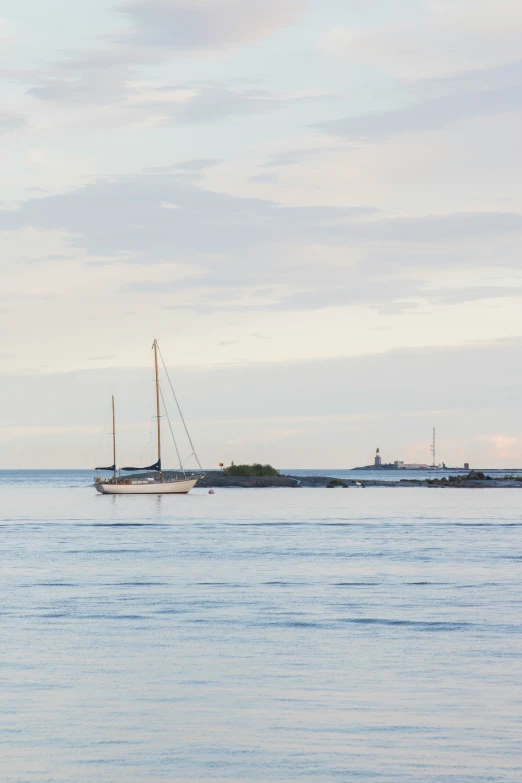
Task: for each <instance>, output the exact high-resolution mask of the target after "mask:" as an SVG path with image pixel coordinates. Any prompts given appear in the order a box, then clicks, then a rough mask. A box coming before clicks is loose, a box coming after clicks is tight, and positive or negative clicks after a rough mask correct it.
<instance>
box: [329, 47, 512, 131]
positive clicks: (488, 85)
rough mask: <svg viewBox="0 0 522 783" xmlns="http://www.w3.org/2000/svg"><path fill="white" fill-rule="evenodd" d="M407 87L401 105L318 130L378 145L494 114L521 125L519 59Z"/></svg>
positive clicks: (411, 84) (343, 120)
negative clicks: (404, 99)
mask: <svg viewBox="0 0 522 783" xmlns="http://www.w3.org/2000/svg"><path fill="white" fill-rule="evenodd" d="M405 88H406V92H407V94H408V96H409V101H410V102H409V103H408V104H407V105H405V106H401V107H399V108H396V109H387V110H385V111H378V112H371V113H368V114H363V115H359V116H352V117H347V118H345V119H341V120H333V121H327V122H323V123H320V124H319V125H318V126H317V127H318V128H320V129H321V130H323V131H326V132H327V133H329V134H333V135H335V136H341V137H346V138H348V139H351V140H354V141H355V140H356V141H361V140H363V141H380V140H383V139H387V138H390V137H392V136H395V135H397V134H404V133H412V134H413V133H415V134H417V133H419V132H422V131H432V130H434V131H440V130H442V129H444V128H451V127H452V126H455V125H457V124H459V123H460V124H461V123H463V122H465V121H470V120H472V121H477V120H480V119H483V118H485V117H487V116H494V115H505V114H511V115H512V117H511V119H510V120H509V121H510V122H511V123H517V125H520V122H521V105H522V60H520V61H517V62H515V63H512V64H510V65H509V66H503V67H500V68H493V69H486V70H485V69H479V70H475V71H468V72H465V73H462V74H457V75H455V76H451V77H444V78H437V79H435V78H434V79H423V80H418V81H416V82H414V83H409V84H407V85H405ZM506 121H507V120H506Z"/></svg>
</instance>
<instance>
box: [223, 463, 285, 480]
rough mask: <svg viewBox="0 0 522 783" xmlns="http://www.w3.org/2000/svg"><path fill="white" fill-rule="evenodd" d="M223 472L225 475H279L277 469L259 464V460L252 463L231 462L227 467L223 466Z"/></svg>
mask: <svg viewBox="0 0 522 783" xmlns="http://www.w3.org/2000/svg"><path fill="white" fill-rule="evenodd" d="M225 474H226V475H227V476H245V477H250V476H256V477H257V476H279V471H278V470H276V469H275V468H273V467H272V465H261V464H260V463H259V462H255V463H254V464H253V465H234V463H232V464H231V465H230V466H229V467H228V468H225Z"/></svg>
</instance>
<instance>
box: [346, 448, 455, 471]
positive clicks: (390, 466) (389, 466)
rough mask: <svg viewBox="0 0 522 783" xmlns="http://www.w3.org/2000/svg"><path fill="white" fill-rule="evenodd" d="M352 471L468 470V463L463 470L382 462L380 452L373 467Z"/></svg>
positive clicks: (418, 464)
mask: <svg viewBox="0 0 522 783" xmlns="http://www.w3.org/2000/svg"><path fill="white" fill-rule="evenodd" d="M353 470H469V462H465V463H464V468H447V467H446V465H445V464H444V463H442V464H441V465H426V464H424V463H422V462H410V463H409V462H403V461H402V460H400V459H396V460H395V462H383V461H382V457H381V450H380V449H377V451H376V452H375V459H374V462H373V465H363V466H361V467H358V468H353Z"/></svg>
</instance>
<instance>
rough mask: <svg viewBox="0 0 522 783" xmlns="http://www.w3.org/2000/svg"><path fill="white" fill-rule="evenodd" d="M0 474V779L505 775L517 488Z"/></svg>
mask: <svg viewBox="0 0 522 783" xmlns="http://www.w3.org/2000/svg"><path fill="white" fill-rule="evenodd" d="M91 476H92V474H89V473H87V472H86V473H74V474H73V473H65V472H63V473H59V472H56V473H52V474H49V473H47V474H44V473H34V474H28V473H25V474H21V473H20V474H17V473H6V472H4V473H1V474H0V569H1V570H0V588H1V596H2V601H1V604H0V624H1V625H0V627H1V639H0V758H1V763H0V768H1V773H0V778H1V780H2V783H26V782H27V781H30V783H33V782H34V783H55V781H56V782H58V781H64V782H67V783H72V782H73V781H74V782H75V783H76V782H78V783H101V782H102V781H103V783H124V781H139V783H148V782H149V781H187V782H189V783H190V782H191V781H198V783H199V782H202V781H245V783H246V782H248V783H250V782H251V781H256V783H257V782H259V783H261V782H264V781H314V782H319V781H320V782H321V783H329V782H330V781H363V782H365V783H366V781H368V782H369V783H371V782H373V781H376V782H377V781H378V782H380V781H386V782H390V783H391V782H392V781H393V783H407V782H409V781H411V783H425V782H429V783H435V781H437V783H446V782H447V781H452V782H455V783H466V782H467V781H473V782H474V783H475V782H477V783H478V782H479V781H480V782H481V783H483V782H485V781H495V782H496V781H499V782H500V781H509V783H519V781H520V780H521V774H520V766H521V755H522V739H521V737H522V687H521V686H522V612H521V609H522V607H521V586H522V514H521V510H520V508H521V504H522V492H519V491H518V490H500V489H499V490H491V489H490V490H454V491H452V490H436V489H435V490H429V489H386V488H384V489H366V490H363V489H360V490H357V489H350V490H305V489H301V490H299V489H288V490H287V489H273V490H220V491H217V493H216V494H215V495H213V496H212V495H208V494H207V493H206V492H205V491H203V490H199V491H197V490H196V491H195V492H194V493H192V494H190V495H188V496H185V497H156V498H154V497H146V496H145V497H116V496H110V497H109V496H102V495H98V494H96V493H95V492H94V489H93V488H92V487H89V486H88V485H87V482H88V481H89V478H90V477H91Z"/></svg>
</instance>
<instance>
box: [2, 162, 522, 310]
mask: <svg viewBox="0 0 522 783" xmlns="http://www.w3.org/2000/svg"><path fill="white" fill-rule="evenodd" d="M218 164H219V160H218V159H199V160H198V159H195V160H190V161H187V162H185V163H180V164H175V165H173V166H165V167H163V168H161V169H149V170H147V171H145V172H143V173H142V174H138V175H134V176H128V177H117V178H112V179H100V180H98V181H97V182H93V183H91V184H89V185H86V186H83V187H81V188H78V189H76V190H73V191H70V192H68V193H64V194H60V195H53V196H43V197H39V198H32V199H29V200H28V201H26V202H25V203H24V204H22V205H21V206H20V207H19V208H18V209H11V210H8V211H7V210H4V211H3V212H2V211H0V230H1V229H4V232H5V233H4V235H3V236H4V237H5V238H8V237H9V236H12V237H13V238H14V237H16V236H19V233H20V231H21V230H22V229H25V230H26V231H27V230H29V229H30V230H31V231H32V232H34V231H45V232H59V234H58V236H60V237H62V241H67V242H68V244H69V246H70V248H71V251H72V253H74V255H76V256H77V254H78V253H80V252H81V253H84V254H85V255H86V256H87V257H88V258H89V259H90V260H89V261H88V262H87V263H90V264H91V265H95V264H100V263H103V264H105V265H107V264H109V265H112V266H114V265H120V266H121V267H122V268H127V269H129V267H132V266H134V267H135V268H139V265H147V266H155V267H159V266H160V265H161V270H160V271H157V270H156V272H155V274H154V275H153V276H152V277H151V276H150V275H148V276H146V277H145V279H143V280H140V279H139V278H138V276H137V275H136V274H135V273H133V275H132V276H131V277H128V276H127V278H125V277H124V278H123V279H122V282H121V283H120V286H119V293H120V294H121V295H131V296H132V295H134V294H139V295H144V294H147V293H148V294H151V295H154V296H156V297H166V296H168V297H169V298H168V299H166V300H165V299H164V298H161V299H160V300H159V303H158V307H161V308H172V309H175V310H179V309H180V308H181V309H183V308H189V309H196V310H199V311H203V312H206V313H212V312H215V311H217V310H220V311H221V310H229V311H230V312H234V311H238V310H250V311H252V312H254V311H261V310H265V311H270V310H272V311H298V310H302V311H313V310H321V309H326V308H331V307H337V308H339V307H341V308H342V307H355V306H357V307H371V308H375V309H377V310H379V311H380V312H383V313H390V312H399V311H404V310H408V309H411V308H419V307H426V306H427V305H435V306H443V305H447V306H452V305H455V304H459V303H464V302H470V301H484V300H486V299H494V298H499V297H504V298H506V297H509V298H512V297H514V296H518V295H519V293H520V288H518V287H516V286H513V285H512V286H508V285H507V284H504V285H502V283H501V281H496V280H495V278H492V279H490V280H487V278H486V279H485V278H484V277H483V276H482V277H481V276H479V275H478V274H477V273H475V274H473V275H470V274H469V273H468V274H467V276H465V277H464V278H463V279H462V280H461V281H460V282H458V281H457V282H456V283H455V284H453V285H452V286H451V287H450V286H449V285H448V284H447V283H446V285H445V286H442V285H441V284H440V281H439V280H437V281H436V282H434V280H433V275H434V273H436V271H437V270H442V269H444V268H446V269H452V270H453V269H456V268H460V269H461V270H465V269H466V267H470V266H471V267H478V266H481V265H482V266H483V267H486V268H494V267H495V266H500V265H501V264H502V263H503V264H504V266H507V267H510V266H511V267H513V268H515V269H518V268H519V260H518V251H516V252H514V251H513V254H509V253H507V252H506V247H511V245H509V242H511V243H515V245H517V246H518V243H519V239H520V236H521V234H522V216H521V215H519V214H517V213H463V214H458V213H455V214H448V215H426V216H420V217H408V218H391V217H386V216H383V215H381V214H380V213H378V212H377V211H376V210H372V209H370V208H366V207H333V206H311V207H288V206H280V205H279V204H277V203H275V202H272V201H268V200H263V199H253V198H240V197H235V196H231V195H228V194H225V193H222V192H217V191H213V190H208V189H205V188H204V187H202V186H201V185H200V184H199V183H198V179H197V177H198V175H199V174H200V172H202V171H205V170H206V169H207V168H209V167H213V166H214V165H218ZM497 243H508V244H507V245H506V247H503V246H502V244H497ZM482 246H485V247H486V248H489V255H488V254H486V255H485V256H484V257H483V258H481V257H480V248H481V247H482ZM499 248H500V250H499ZM47 255H48V254H45V258H47ZM73 257H74V256H73ZM36 258H39V256H37V257H36ZM35 260H36V259H35ZM445 274H446V273H445ZM442 279H444V278H441V280H442ZM495 285H496V286H497V287H496V288H495Z"/></svg>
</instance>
